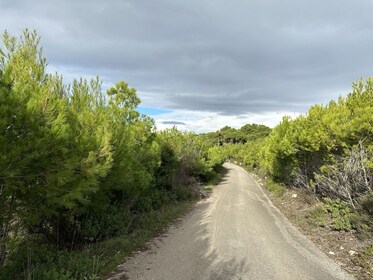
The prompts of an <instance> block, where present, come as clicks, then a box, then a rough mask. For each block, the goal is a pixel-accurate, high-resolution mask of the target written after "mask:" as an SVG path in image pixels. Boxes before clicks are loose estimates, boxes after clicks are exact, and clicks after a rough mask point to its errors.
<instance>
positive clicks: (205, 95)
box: [0, 0, 373, 132]
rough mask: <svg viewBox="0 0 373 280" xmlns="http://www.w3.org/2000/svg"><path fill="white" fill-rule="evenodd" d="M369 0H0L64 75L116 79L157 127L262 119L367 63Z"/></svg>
mask: <svg viewBox="0 0 373 280" xmlns="http://www.w3.org/2000/svg"><path fill="white" fill-rule="evenodd" d="M372 14H373V1H372V0H356V1H352V0H326V1H325V0H323V1H321V0H312V1H311V0H297V1H294V0H293V1H290V0H230V1H229V0H210V1H206V0H188V1H185V0H106V1H103V0H90V1H88V0H60V1H54V0H45V1H39V0H34V1H31V0H30V1H27V0H0V29H1V31H4V30H5V29H7V30H8V31H9V32H10V33H12V34H13V35H17V36H18V35H20V34H21V32H22V30H23V29H24V28H26V27H27V28H29V29H36V30H37V32H38V33H39V35H41V37H42V46H43V48H44V55H45V56H46V57H47V59H48V61H49V71H58V72H60V73H62V74H63V76H64V77H65V80H66V81H71V80H72V79H73V78H77V77H81V76H83V77H87V78H89V77H94V76H96V75H99V76H100V77H101V78H102V80H103V82H104V86H110V85H112V84H114V83H115V82H116V81H119V80H125V81H127V82H128V83H129V85H130V86H131V87H135V88H136V89H138V93H139V96H140V98H141V99H142V104H141V108H140V110H141V111H142V112H144V113H147V114H150V115H152V116H153V117H154V118H155V120H156V122H157V125H158V127H159V128H164V127H170V126H172V125H177V126H178V127H179V128H180V129H183V130H184V129H186V130H192V131H196V132H204V131H213V130H216V129H218V128H220V127H222V126H225V125H230V126H232V127H240V126H242V125H243V124H246V123H262V124H266V125H269V126H274V125H275V124H276V123H278V122H279V121H280V120H281V118H282V116H283V115H285V114H287V115H291V116H297V115H298V114H301V113H304V112H306V111H307V109H308V108H309V107H310V106H311V105H313V104H315V103H324V104H325V103H326V102H328V101H329V100H330V99H335V98H337V97H338V96H340V95H343V96H344V95H346V94H347V93H348V92H349V91H350V89H351V83H352V82H353V81H356V80H358V79H359V78H360V77H364V78H366V77H369V76H372V71H373V52H372V47H373V17H372Z"/></svg>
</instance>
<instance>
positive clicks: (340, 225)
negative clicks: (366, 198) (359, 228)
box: [323, 198, 354, 231]
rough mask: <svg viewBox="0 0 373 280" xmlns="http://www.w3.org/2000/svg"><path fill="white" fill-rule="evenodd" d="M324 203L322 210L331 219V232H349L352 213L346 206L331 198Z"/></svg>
mask: <svg viewBox="0 0 373 280" xmlns="http://www.w3.org/2000/svg"><path fill="white" fill-rule="evenodd" d="M324 202H325V204H324V206H323V210H324V212H325V213H327V214H329V215H330V217H331V225H330V227H331V228H332V229H333V230H345V231H349V230H351V229H352V219H353V217H354V213H353V212H352V211H351V209H350V207H349V206H348V204H347V203H345V202H343V201H341V200H340V199H331V198H325V199H324Z"/></svg>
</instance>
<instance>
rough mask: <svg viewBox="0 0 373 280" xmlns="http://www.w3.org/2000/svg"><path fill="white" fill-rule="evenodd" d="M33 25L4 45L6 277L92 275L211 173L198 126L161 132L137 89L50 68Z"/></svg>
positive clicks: (1, 232)
mask: <svg viewBox="0 0 373 280" xmlns="http://www.w3.org/2000/svg"><path fill="white" fill-rule="evenodd" d="M39 40H40V38H39V37H38V35H37V34H36V33H35V32H30V31H27V30H26V31H25V32H24V33H23V35H22V36H21V37H20V38H16V37H12V36H11V35H10V34H8V33H4V35H3V46H4V48H3V49H2V50H1V51H0V130H1V134H0V149H1V152H0V268H1V273H0V279H48V280H52V279H97V278H99V277H100V275H103V274H105V273H107V272H108V271H110V270H111V269H113V268H114V267H115V266H116V265H117V264H119V263H120V262H121V261H123V259H124V256H125V255H128V254H129V253H130V252H131V251H132V250H133V249H134V248H136V247H137V246H140V245H143V244H144V243H145V242H146V241H147V240H148V239H149V238H150V237H151V236H152V235H153V234H154V233H155V232H157V231H159V230H160V229H162V228H163V227H164V226H165V225H166V224H167V223H168V222H170V221H172V220H173V219H174V218H176V217H177V216H179V215H181V214H182V213H183V212H184V211H185V210H186V209H187V208H188V207H189V206H190V205H191V202H193V201H195V200H196V199H197V198H199V197H200V196H202V195H203V193H204V190H203V189H202V187H201V184H202V183H204V182H208V181H210V180H212V179H214V178H215V177H216V174H217V173H216V171H215V169H214V168H217V164H216V163H214V162H212V161H211V160H210V159H209V158H208V153H207V152H208V147H207V145H206V144H205V143H204V142H203V141H201V140H200V139H199V138H198V137H196V136H195V135H194V134H192V133H184V132H180V131H178V130H176V129H170V130H166V131H162V132H156V130H155V126H154V121H153V120H152V119H151V118H149V117H147V116H145V115H141V114H140V113H139V112H138V111H137V109H136V108H137V106H138V105H139V104H140V99H139V98H138V96H137V95H136V90H135V89H133V88H130V87H129V86H128V84H127V83H125V82H123V81H120V82H118V83H117V84H116V85H115V86H113V87H112V88H110V89H108V90H107V91H106V92H104V91H103V90H102V87H101V84H102V83H101V81H100V79H99V78H96V79H93V80H90V81H88V80H85V79H82V78H78V79H76V80H74V81H73V82H72V83H71V84H66V83H64V81H63V77H62V76H61V75H59V74H58V73H56V74H49V73H47V71H46V68H47V60H46V59H45V58H44V57H43V53H42V49H41V47H40V44H39Z"/></svg>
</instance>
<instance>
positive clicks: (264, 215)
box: [109, 163, 354, 280]
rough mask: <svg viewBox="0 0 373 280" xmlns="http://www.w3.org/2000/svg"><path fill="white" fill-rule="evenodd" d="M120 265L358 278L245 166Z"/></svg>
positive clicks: (174, 275)
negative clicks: (323, 248) (305, 232)
mask: <svg viewBox="0 0 373 280" xmlns="http://www.w3.org/2000/svg"><path fill="white" fill-rule="evenodd" d="M225 167H226V168H227V169H228V173H227V175H226V176H225V177H224V179H223V181H222V182H221V184H219V185H218V186H217V187H216V188H215V190H214V192H213V194H212V195H211V196H210V197H209V198H208V199H207V200H205V201H202V202H199V203H198V204H197V205H196V207H195V208H194V209H193V210H192V211H191V212H190V213H189V214H188V215H187V216H186V217H185V218H184V219H183V220H182V221H179V222H176V223H175V224H174V225H173V226H171V227H170V228H169V229H168V230H167V232H166V233H165V234H163V235H162V236H160V237H158V238H156V239H155V240H153V241H152V242H151V244H150V245H149V247H150V248H149V249H148V250H146V251H142V252H138V253H136V254H134V256H132V257H131V258H129V259H128V260H127V261H126V262H125V263H124V264H123V265H121V266H120V267H118V272H117V274H116V275H115V276H112V277H111V278H109V279H111V280H114V279H130V280H132V279H143V280H198V279H206V280H207V279H208V280H219V279H221V280H230V279H252V280H261V279H263V280H270V279H278V280H280V279H281V280H288V279H289V280H292V279H294V280H307V279H320V280H321V279H322V280H328V279H354V278H353V277H352V276H349V275H348V274H347V273H346V272H344V271H343V270H342V269H341V268H340V266H339V265H338V264H337V263H335V262H333V261H332V260H331V259H329V258H328V257H327V256H326V255H325V254H324V253H322V252H321V251H320V250H319V249H318V248H317V247H316V246H314V245H313V244H312V243H311V242H310V241H309V240H308V239H307V238H306V237H304V236H303V235H302V234H301V233H299V231H298V230H297V229H295V228H294V227H293V226H292V225H291V224H290V223H289V222H288V221H287V220H286V218H284V216H283V215H282V214H281V213H280V212H279V211H278V210H277V209H276V208H275V207H274V206H273V205H272V203H271V201H270V200H269V199H268V198H267V196H266V195H265V194H264V192H263V191H262V189H261V187H260V186H259V185H258V184H257V183H256V181H255V180H254V179H253V178H252V177H251V176H250V175H249V174H247V173H246V172H245V171H244V170H243V169H242V168H241V167H238V166H236V165H234V164H230V163H227V164H225Z"/></svg>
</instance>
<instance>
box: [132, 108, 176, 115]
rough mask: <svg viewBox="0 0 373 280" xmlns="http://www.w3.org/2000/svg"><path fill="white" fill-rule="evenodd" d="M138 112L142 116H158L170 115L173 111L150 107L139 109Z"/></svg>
mask: <svg viewBox="0 0 373 280" xmlns="http://www.w3.org/2000/svg"><path fill="white" fill-rule="evenodd" d="M137 110H138V111H139V112H140V113H141V114H145V115H148V116H157V115H160V114H165V113H170V112H171V110H166V109H160V108H150V107H138V108H137Z"/></svg>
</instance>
